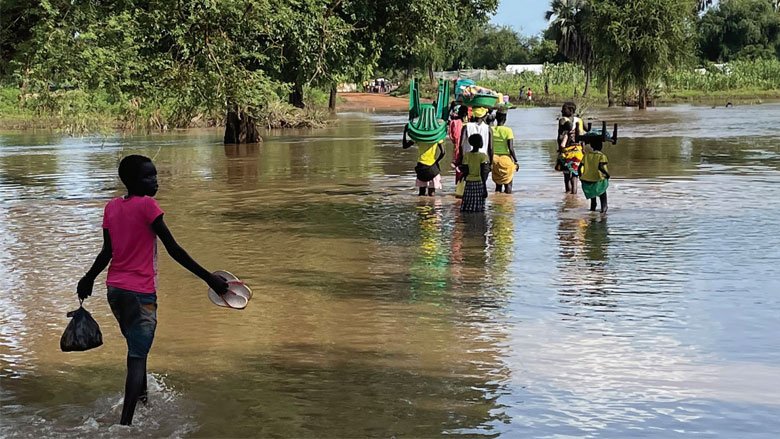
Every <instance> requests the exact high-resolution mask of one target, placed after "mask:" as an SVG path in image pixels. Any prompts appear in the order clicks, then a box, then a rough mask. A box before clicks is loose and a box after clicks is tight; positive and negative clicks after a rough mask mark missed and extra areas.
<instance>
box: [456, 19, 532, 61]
mask: <svg viewBox="0 0 780 439" xmlns="http://www.w3.org/2000/svg"><path fill="white" fill-rule="evenodd" d="M474 47H475V49H473V50H472V52H471V57H470V65H471V66H472V67H475V68H485V69H496V68H499V66H503V65H506V64H522V63H528V62H529V61H530V60H531V48H530V47H529V45H528V43H526V42H525V41H523V39H522V38H521V37H520V35H518V34H517V32H515V31H514V30H512V29H511V28H509V27H505V26H502V27H497V26H486V27H484V28H481V29H480V30H479V31H478V37H477V39H476V44H475V45H474Z"/></svg>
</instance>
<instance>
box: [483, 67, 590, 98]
mask: <svg viewBox="0 0 780 439" xmlns="http://www.w3.org/2000/svg"><path fill="white" fill-rule="evenodd" d="M584 82H585V70H584V69H583V68H582V67H581V66H579V65H576V64H572V63H561V64H546V65H545V66H544V71H543V72H542V74H541V75H537V74H536V73H533V72H522V73H518V74H506V75H502V76H499V77H498V78H496V79H489V80H486V81H480V85H483V86H485V87H488V88H490V89H493V90H496V91H498V92H501V93H504V94H508V95H509V96H510V97H512V98H515V97H517V96H518V94H519V93H520V90H521V88H522V89H523V90H525V89H527V88H528V87H531V89H532V90H533V91H534V96H535V99H537V100H539V99H544V96H545V94H544V90H545V85H546V86H547V91H548V92H549V94H552V95H554V96H555V97H556V98H567V99H569V98H571V97H573V96H574V95H575V94H576V92H577V91H582V87H583V84H584ZM523 96H525V95H524V94H523Z"/></svg>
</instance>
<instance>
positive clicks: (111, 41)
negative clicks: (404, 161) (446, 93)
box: [0, 0, 498, 127]
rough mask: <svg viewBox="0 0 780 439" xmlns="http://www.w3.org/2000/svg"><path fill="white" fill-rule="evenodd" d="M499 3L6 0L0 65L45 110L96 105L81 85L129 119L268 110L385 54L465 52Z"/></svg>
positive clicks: (363, 72) (363, 73) (397, 58)
mask: <svg viewBox="0 0 780 439" xmlns="http://www.w3.org/2000/svg"><path fill="white" fill-rule="evenodd" d="M497 4H498V1H497V0H456V1H455V3H454V4H453V1H452V0H417V1H415V2H408V1H403V0H387V1H381V2H377V1H373V0H296V1H289V2H272V1H271V0H176V1H173V0H143V1H137V0H127V1H118V2H98V1H70V0H40V1H38V2H33V1H31V0H3V2H2V3H0V7H2V11H0V17H2V22H1V23H0V24H2V26H0V38H2V39H1V40H0V50H1V51H2V55H3V57H4V59H11V60H12V62H9V63H3V66H2V69H3V70H2V71H0V75H2V76H4V78H5V79H6V81H8V80H9V79H10V80H13V82H15V83H17V84H19V86H20V89H21V93H22V95H23V96H28V95H29V96H34V98H30V99H27V98H26V97H25V98H24V99H23V101H24V105H25V106H26V107H27V108H33V107H34V108H35V109H36V111H39V112H50V113H52V114H54V113H62V114H65V113H69V112H70V111H71V110H73V111H75V110H77V109H80V110H83V111H88V110H89V109H90V108H92V107H89V106H84V105H74V101H73V99H75V97H76V96H77V95H78V96H81V95H82V94H83V95H84V96H95V99H97V97H98V96H99V100H100V101H101V102H103V103H104V104H105V106H106V108H107V109H109V110H110V111H111V112H112V113H116V114H121V115H122V120H123V121H124V122H125V123H126V124H128V125H130V126H134V125H137V124H140V125H147V126H149V125H151V126H159V127H174V126H188V125H190V124H192V123H194V121H195V122H197V121H203V120H209V121H210V120H213V119H214V120H217V119H220V118H222V117H223V116H224V114H225V112H226V111H238V112H241V113H245V114H248V115H250V116H253V117H254V118H255V119H258V120H261V119H264V118H266V116H267V115H268V114H269V112H273V113H275V114H281V112H280V111H279V108H280V106H282V102H283V101H286V100H287V99H288V97H289V100H290V102H291V103H293V104H295V105H296V106H301V107H302V106H303V105H304V95H305V94H307V93H310V92H311V91H312V90H317V89H319V88H322V89H330V87H331V86H333V85H335V84H337V83H338V82H341V81H361V80H363V79H366V78H369V77H371V76H372V75H373V74H374V70H375V68H376V67H377V66H378V65H379V63H380V57H384V58H383V60H384V61H385V62H387V66H388V67H389V68H401V69H407V68H415V67H422V68H433V67H434V66H441V65H444V64H445V63H446V62H448V61H450V60H452V59H454V58H455V57H456V56H464V54H465V53H466V52H467V48H468V46H467V45H464V44H462V43H460V42H458V41H459V36H461V35H463V34H464V32H463V27H462V26H466V27H470V28H472V29H479V28H481V27H482V26H484V25H485V24H486V23H487V21H488V18H489V15H490V14H491V13H493V12H494V11H495V9H496V7H497ZM6 20H9V21H6ZM468 33H469V32H466V34H468ZM63 90H64V91H65V92H62V91H63ZM77 91H78V92H77ZM84 96H82V97H80V98H78V99H76V101H79V102H81V101H82V100H84V99H86V100H87V101H90V100H91V99H92V98H91V97H90V98H86V97H84ZM314 98H315V99H308V100H307V101H309V102H311V101H312V100H314V101H318V102H319V101H322V96H320V95H317V96H314ZM271 107H273V111H271V110H272V108H271ZM288 109H289V108H288ZM285 111H286V110H285ZM288 113H289V112H288ZM293 113H295V112H292V113H290V114H293Z"/></svg>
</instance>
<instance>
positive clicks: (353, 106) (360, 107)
mask: <svg viewBox="0 0 780 439" xmlns="http://www.w3.org/2000/svg"><path fill="white" fill-rule="evenodd" d="M339 97H340V98H341V99H342V101H343V102H340V103H338V104H337V105H336V109H337V110H338V111H366V112H376V111H408V110H409V98H408V97H406V98H402V97H397V96H391V95H389V94H385V93H342V94H339Z"/></svg>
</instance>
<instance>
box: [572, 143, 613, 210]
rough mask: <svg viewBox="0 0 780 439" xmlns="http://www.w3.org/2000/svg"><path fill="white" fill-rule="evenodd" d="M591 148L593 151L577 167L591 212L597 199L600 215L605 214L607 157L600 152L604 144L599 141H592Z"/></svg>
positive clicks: (607, 175) (607, 173) (607, 176)
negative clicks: (598, 200)
mask: <svg viewBox="0 0 780 439" xmlns="http://www.w3.org/2000/svg"><path fill="white" fill-rule="evenodd" d="M591 147H592V148H593V151H592V152H588V153H586V154H585V158H583V159H582V163H580V167H579V174H580V181H581V182H582V193H583V194H585V198H587V199H589V200H590V210H591V211H594V210H596V197H598V198H599V199H600V200H601V213H606V212H607V188H608V187H609V172H608V171H607V164H608V160H607V155H606V154H604V153H603V152H601V149H602V148H603V147H604V142H603V141H602V140H601V139H599V140H593V141H591Z"/></svg>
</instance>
